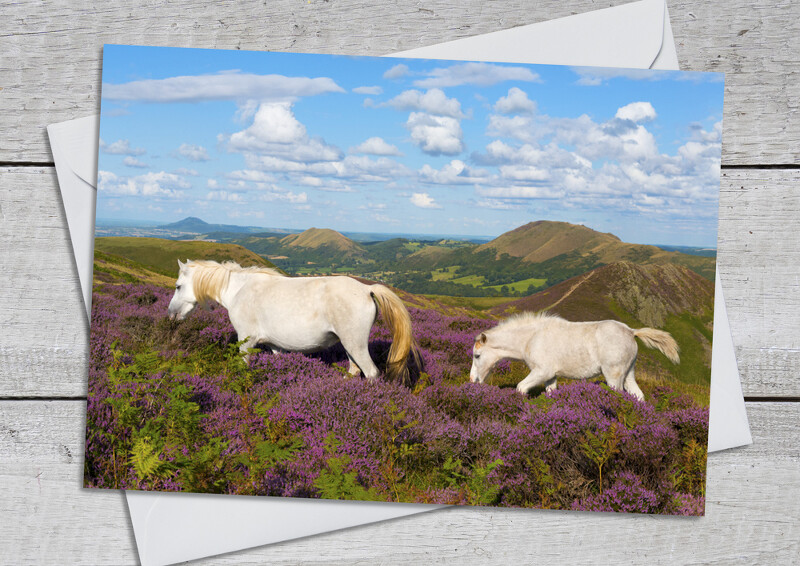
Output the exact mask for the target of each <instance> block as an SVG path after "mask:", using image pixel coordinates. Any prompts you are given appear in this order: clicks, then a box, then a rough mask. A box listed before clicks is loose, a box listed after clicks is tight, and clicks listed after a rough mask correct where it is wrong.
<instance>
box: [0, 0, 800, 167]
mask: <svg viewBox="0 0 800 566" xmlns="http://www.w3.org/2000/svg"><path fill="white" fill-rule="evenodd" d="M625 2H626V0H604V1H603V2H599V3H598V2H594V1H592V0H570V1H569V2H559V1H556V0H539V1H537V2H536V3H535V4H534V3H530V2H521V1H514V2H481V1H476V0H470V1H468V2H457V3H453V2H445V1H444V0H437V1H430V0H429V1H426V2H418V1H416V0H398V1H397V2H392V3H391V4H386V3H380V2H378V3H375V2H373V3H369V2H366V3H365V2H361V1H360V0H336V1H329V0H313V1H308V2H296V1H293V0H275V1H272V2H260V1H259V2H257V1H255V0H248V1H241V2H233V3H226V2H223V3H220V2H208V1H204V0H191V1H187V2H182V3H172V2H159V3H149V4H148V6H147V8H146V9H140V6H139V2H136V1H135V0H114V1H112V2H104V3H102V4H101V5H99V7H96V8H87V7H84V6H83V5H81V4H76V3H74V2H70V1H68V0H59V1H53V2H46V3H39V2H22V3H12V4H7V5H6V6H5V7H4V8H3V9H2V16H3V21H4V25H3V31H2V32H0V87H2V90H0V124H3V136H2V138H0V162H3V161H26V162H48V161H50V160H51V157H50V153H49V148H48V145H47V141H46V135H45V130H44V127H45V126H46V125H47V124H49V123H52V122H59V121H62V120H67V119H70V118H77V117H81V116H85V115H88V114H92V113H94V112H96V111H97V108H98V95H99V85H100V57H101V48H102V45H103V44H104V43H124V44H148V45H170V46H182V47H207V48H220V49H251V50H274V51H299V52H319V53H347V54H359V55H382V54H385V53H390V52H393V51H398V50H403V49H411V48H415V47H421V46H424V45H430V44H434V43H438V42H442V41H448V40H453V39H459V38H462V37H469V36H473V35H477V34H481V33H487V32H491V31H497V30H502V29H508V28H511V27H515V26H519V25H525V24H530V23H536V22H539V21H543V20H547V19H551V18H557V17H562V16H567V15H570V14H572V13H579V12H585V11H589V10H593V9H598V8H605V7H608V6H612V5H618V4H623V3H625ZM669 7H670V11H671V16H672V22H673V28H674V34H675V39H676V42H677V49H678V55H679V59H680V61H681V64H682V67H683V68H686V69H689V70H695V71H724V72H727V73H728V76H727V81H726V104H725V108H726V112H725V133H724V144H723V163H725V164H761V163H795V164H796V163H798V154H797V147H798V144H800V113H798V101H799V100H800V61H798V59H797V53H798V52H800V4H798V3H796V2H791V1H783V2H778V3H769V4H764V5H762V6H753V5H752V4H751V3H750V2H748V1H747V0H735V1H731V2H712V3H707V2H702V1H701V0H693V1H688V2H679V1H671V2H669Z"/></svg>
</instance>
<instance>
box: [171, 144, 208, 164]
mask: <svg viewBox="0 0 800 566" xmlns="http://www.w3.org/2000/svg"><path fill="white" fill-rule="evenodd" d="M178 155H181V156H183V157H185V158H186V159H188V160H189V161H209V160H210V159H211V158H210V157H209V156H208V151H207V150H206V148H204V147H203V146H202V145H194V144H190V143H182V144H181V145H180V147H179V148H178Z"/></svg>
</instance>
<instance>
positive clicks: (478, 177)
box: [419, 159, 489, 185]
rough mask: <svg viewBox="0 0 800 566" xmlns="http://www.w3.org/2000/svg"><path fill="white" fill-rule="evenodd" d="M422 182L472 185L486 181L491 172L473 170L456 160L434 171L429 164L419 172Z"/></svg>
mask: <svg viewBox="0 0 800 566" xmlns="http://www.w3.org/2000/svg"><path fill="white" fill-rule="evenodd" d="M419 175H420V180H421V181H422V182H424V183H435V184H438V185H471V184H475V183H479V182H481V181H483V180H485V179H486V178H487V177H488V176H489V172H488V171H486V170H485V169H473V168H471V167H469V166H468V165H467V164H466V163H464V162H463V161H461V160H458V159H454V160H452V161H451V162H450V163H447V164H445V165H443V166H442V168H441V169H434V168H433V167H431V166H430V165H428V164H427V163H426V164H425V165H423V166H422V169H420V171H419Z"/></svg>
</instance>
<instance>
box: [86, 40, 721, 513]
mask: <svg viewBox="0 0 800 566" xmlns="http://www.w3.org/2000/svg"><path fill="white" fill-rule="evenodd" d="M722 87H723V84H722V78H721V75H718V74H709V73H685V72H665V71H640V70H637V71H633V70H625V69H600V68H568V67H557V66H538V65H521V64H499V63H491V64H489V63H470V62H460V61H459V62H454V61H440V60H411V59H406V60H397V59H394V60H386V59H377V58H363V57H343V56H323V55H299V54H288V53H248V52H238V51H236V52H230V51H214V50H194V49H172V48H153V47H130V46H106V48H105V51H104V62H103V89H102V113H101V125H100V137H101V140H100V153H99V158H98V200H97V227H96V239H95V265H94V286H93V297H92V301H93V305H92V323H91V348H92V350H91V351H92V354H91V368H90V376H89V403H88V408H87V444H86V473H85V485H86V486H87V487H105V488H124V489H145V490H162V491H188V492H211V493H228V494H241V495H272V496H285V497H306V498H334V499H356V500H376V501H401V502H418V503H450V504H471V505H487V506H519V507H537V508H560V509H580V510H597V511H627V512H644V513H666V514H690V515H697V514H702V513H703V502H704V488H705V463H706V449H707V430H708V396H709V381H710V363H711V341H712V331H713V328H712V321H713V305H714V274H715V256H716V224H717V202H718V192H719V165H720V147H721V115H722V91H723V88H722Z"/></svg>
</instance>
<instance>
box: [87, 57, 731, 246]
mask: <svg viewBox="0 0 800 566" xmlns="http://www.w3.org/2000/svg"><path fill="white" fill-rule="evenodd" d="M721 77H722V75H720V74H718V73H687V72H680V71H633V70H624V69H600V68H598V69H591V68H571V67H558V66H548V65H523V64H507V63H475V62H472V63H470V62H466V63H465V62H460V61H440V60H417V59H384V58H375V57H345V56H332V55H310V54H294V53H264V52H245V51H222V50H196V49H176V48H156V47H136V46H119V45H107V46H105V48H104V51H103V87H102V96H101V121H100V149H99V157H98V201H97V216H98V217H104V218H108V219H109V220H119V221H124V220H132V219H135V218H144V217H146V218H149V219H151V220H152V222H154V223H164V224H166V223H169V220H168V219H169V218H172V217H175V216H176V215H180V216H181V217H184V216H196V217H200V218H204V219H206V221H207V222H209V223H214V224H234V225H254V224H256V225H257V224H261V223H266V224H271V225H280V226H283V227H285V228H286V229H291V230H303V229H305V228H306V227H308V226H311V225H315V226H321V227H325V228H330V229H333V230H337V231H340V232H342V231H345V232H358V233H396V232H403V233H409V234H419V235H426V234H432V233H442V234H458V235H459V236H470V237H476V238H483V237H486V234H497V235H499V234H502V233H505V232H507V231H509V230H511V229H513V228H515V227H518V226H520V225H523V224H525V223H526V221H527V219H528V218H531V217H534V218H546V219H548V220H551V221H561V222H568V223H570V224H578V225H585V226H592V227H593V229H595V230H597V231H599V232H604V233H612V234H615V235H616V236H618V237H619V238H620V239H622V240H624V241H626V242H631V243H645V242H648V243H649V242H653V241H662V242H663V241H670V242H672V243H671V244H668V245H675V246H694V247H710V246H714V247H716V243H717V216H718V198H719V174H720V163H721V131H722V130H721V127H722V123H721V120H722V95H723V90H724V84H723V83H722V82H721ZM239 223H243V224H239ZM665 245H667V244H665Z"/></svg>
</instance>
